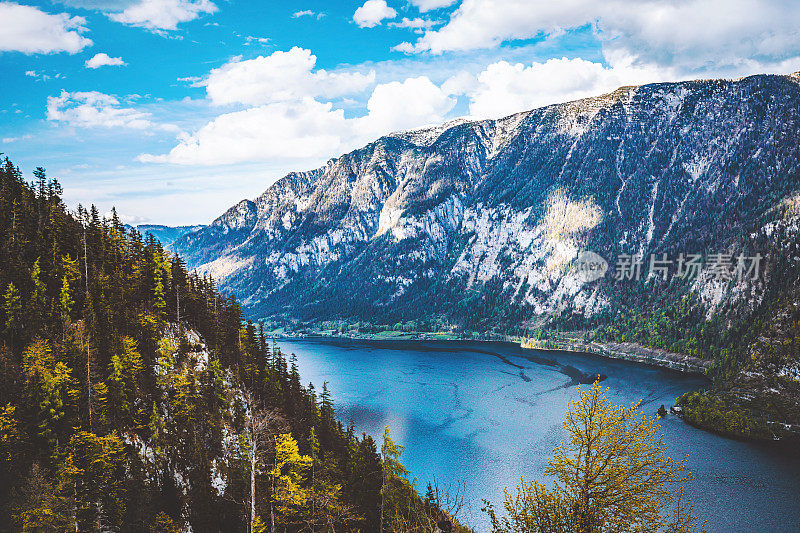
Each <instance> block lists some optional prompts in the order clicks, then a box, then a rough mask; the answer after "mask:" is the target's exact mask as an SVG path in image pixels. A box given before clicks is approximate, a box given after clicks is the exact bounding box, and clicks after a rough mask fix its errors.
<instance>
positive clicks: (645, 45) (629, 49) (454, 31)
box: [398, 0, 800, 70]
mask: <svg viewBox="0 0 800 533" xmlns="http://www.w3.org/2000/svg"><path fill="white" fill-rule="evenodd" d="M587 25H590V26H592V28H593V29H594V31H595V33H596V34H597V35H598V37H599V38H600V39H601V41H602V42H603V49H604V53H605V55H606V58H607V59H608V60H609V61H613V60H615V59H616V58H618V57H624V58H630V59H632V60H633V62H634V63H635V64H653V65H660V66H669V67H676V68H682V69H684V70H701V69H705V68H708V67H709V66H712V67H713V68H716V69H724V68H726V67H734V68H735V67H736V66H737V65H740V64H744V63H746V62H747V61H751V60H759V61H760V62H762V63H765V62H778V61H783V60H786V59H787V58H790V57H795V56H798V55H800V3H799V2H786V1H782V0H684V1H681V2H663V1H660V0H633V1H630V0H625V1H623V0H606V1H604V2H596V1H595V0H564V1H562V2H537V3H536V4H535V5H532V3H531V2H530V1H529V0H503V1H502V2H501V1H499V0H464V1H463V2H462V4H461V5H460V6H459V8H458V9H457V10H456V11H454V12H453V14H452V15H451V17H450V20H449V22H448V23H447V24H446V25H445V26H443V27H442V28H439V29H436V30H432V31H428V32H427V33H426V34H425V35H423V36H422V37H421V38H420V39H419V40H418V41H417V42H416V43H413V44H412V43H404V44H402V45H400V47H399V48H398V49H400V50H402V51H406V52H422V51H430V52H433V53H442V52H446V51H454V50H474V49H478V48H487V47H493V46H497V45H499V44H500V43H502V42H504V41H509V40H513V39H526V38H532V37H537V36H557V35H561V34H563V32H564V31H566V30H571V29H577V28H581V27H585V26H587Z"/></svg>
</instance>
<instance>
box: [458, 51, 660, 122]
mask: <svg viewBox="0 0 800 533" xmlns="http://www.w3.org/2000/svg"><path fill="white" fill-rule="evenodd" d="M661 79H663V74H662V73H660V72H658V71H657V70H653V69H646V68H636V67H632V66H627V67H625V66H619V67H604V66H603V65H601V64H600V63H593V62H591V61H586V60H584V59H567V58H561V59H549V60H547V61H546V62H544V63H532V64H531V65H529V66H525V65H523V64H521V63H517V64H510V63H508V62H506V61H499V62H497V63H492V64H491V65H489V66H488V67H486V69H485V70H484V71H483V72H481V73H480V74H479V75H478V76H477V79H476V80H472V79H470V77H468V76H467V77H459V78H454V79H451V80H448V82H447V83H445V88H447V89H449V90H450V91H452V92H453V93H454V94H466V95H468V96H469V100H470V106H469V110H470V114H471V115H472V116H474V117H476V118H499V117H502V116H505V115H510V114H512V113H516V112H518V111H523V110H527V109H533V108H536V107H541V106H544V105H548V104H554V103H559V102H566V101H569V100H575V99H578V98H585V97H589V96H597V95H599V94H603V93H606V92H609V91H612V90H614V89H616V88H618V87H620V86H622V85H639V84H642V83H649V82H653V81H659V80H661Z"/></svg>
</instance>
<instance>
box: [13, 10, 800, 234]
mask: <svg viewBox="0 0 800 533" xmlns="http://www.w3.org/2000/svg"><path fill="white" fill-rule="evenodd" d="M798 28H800V2H795V1H789V0H725V1H722V0H680V1H676V2H662V1H660V0H659V1H656V0H607V1H606V2H602V3H600V2H595V1H593V0H592V1H590V0H563V1H562V2H558V3H553V2H551V1H541V2H539V1H532V0H505V1H501V0H366V1H364V0H359V1H356V2H345V1H337V2H319V1H300V2H288V1H280V2H277V1H276V2H264V1H258V2H256V1H247V2H245V1H237V0H121V1H120V0H118V1H113V2H112V1H105V0H62V1H43V2H25V1H20V2H4V1H0V67H2V72H3V75H2V79H0V151H2V152H4V153H5V154H7V155H8V156H10V157H11V158H12V160H13V161H15V162H16V163H17V164H19V165H20V167H21V168H22V170H23V171H24V172H25V173H26V174H28V175H30V172H32V171H33V169H34V168H35V167H36V166H39V165H41V166H44V167H45V168H46V169H47V171H48V174H49V175H51V176H55V177H58V178H59V180H60V181H61V182H62V184H63V185H64V188H65V199H66V201H67V202H68V204H69V205H70V206H75V205H77V203H79V202H80V203H84V204H89V203H95V204H97V205H98V207H99V208H100V209H101V210H103V211H107V210H110V208H111V207H112V206H116V207H117V209H118V211H119V212H120V213H121V214H122V215H123V216H124V218H125V219H126V220H128V221H129V222H134V223H135V222H149V223H165V224H194V223H208V222H210V221H211V220H212V219H213V218H215V217H216V216H217V215H218V214H220V213H221V212H222V211H223V210H224V209H226V208H227V207H229V206H230V205H232V204H233V203H235V202H237V201H238V200H240V199H242V198H244V197H254V196H256V195H258V194H260V193H261V192H262V191H263V190H264V189H266V188H267V187H268V186H269V185H270V184H271V183H272V182H274V181H275V180H276V179H278V178H280V177H281V176H282V175H284V174H285V173H286V172H288V171H290V170H307V169H311V168H314V167H316V166H319V165H320V164H322V163H324V162H325V161H326V160H327V159H329V158H331V157H336V156H338V155H340V154H341V153H344V152H346V151H348V150H351V149H354V148H357V147H359V146H361V145H363V144H365V143H366V142H369V141H370V140H372V139H374V138H377V137H378V136H380V135H382V134H386V133H389V132H391V131H397V130H403V129H410V128H415V127H421V126H425V125H431V124H437V123H441V122H444V121H446V120H449V119H453V118H456V117H461V116H470V117H473V118H492V117H501V116H504V115H507V114H510V113H513V112H516V111H521V110H525V109H531V108H534V107H537V106H541V105H546V104H549V103H556V102H560V101H565V100H570V99H574V98H580V97H585V96H591V95H596V94H601V93H603V92H607V91H610V90H613V89H614V88H616V87H618V86H620V85H624V84H640V83H647V82H653V81H673V80H681V79H693V78H699V77H738V76H743V75H749V74H756V73H762V72H770V73H772V72H774V73H790V72H794V71H796V70H799V69H800V60H799V59H798V58H800V34H799V33H798Z"/></svg>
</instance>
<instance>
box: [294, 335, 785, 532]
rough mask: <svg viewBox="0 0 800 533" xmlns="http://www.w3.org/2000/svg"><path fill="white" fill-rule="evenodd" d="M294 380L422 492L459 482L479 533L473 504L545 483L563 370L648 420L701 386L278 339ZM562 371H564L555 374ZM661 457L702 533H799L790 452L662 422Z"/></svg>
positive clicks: (561, 362) (627, 368) (420, 347)
mask: <svg viewBox="0 0 800 533" xmlns="http://www.w3.org/2000/svg"><path fill="white" fill-rule="evenodd" d="M279 345H280V346H281V348H282V349H283V350H284V352H286V353H295V354H296V355H297V357H298V364H299V367H300V372H301V376H302V379H303V381H304V382H305V383H308V382H313V383H314V385H315V386H316V387H317V390H320V389H321V388H322V383H323V382H325V381H327V382H328V386H329V389H330V391H331V394H332V396H333V399H334V401H335V405H336V409H337V415H338V417H339V418H340V419H341V420H342V421H343V422H345V423H347V422H348V421H349V420H352V421H353V423H354V424H355V427H356V431H357V432H358V433H359V434H360V433H361V432H366V433H367V434H369V435H372V436H373V437H374V438H375V440H376V442H377V443H378V445H379V446H380V442H381V436H382V434H383V429H384V427H385V426H389V427H390V429H391V431H392V435H393V437H394V439H395V440H396V441H397V442H398V443H399V444H402V445H404V446H405V447H406V448H405V451H404V453H403V455H402V458H401V460H402V462H403V463H404V464H405V465H406V467H407V468H409V470H410V471H411V473H412V476H413V477H415V478H417V479H418V486H419V488H420V490H421V491H424V488H425V484H426V483H427V482H428V481H431V480H433V479H434V478H435V479H436V480H437V482H438V484H439V486H440V487H447V486H450V487H455V486H456V485H457V484H459V483H461V484H462V485H463V487H464V494H465V496H466V499H467V502H468V503H469V504H470V508H469V509H467V510H466V511H465V512H464V514H463V515H462V518H464V519H465V520H466V521H467V522H468V523H469V524H470V525H472V526H474V527H475V528H476V530H477V531H479V532H482V531H486V530H487V525H486V517H485V516H484V515H483V513H481V511H480V509H481V500H482V499H484V498H486V499H488V500H490V501H492V502H493V503H495V504H496V505H497V504H499V503H500V502H501V501H502V495H503V488H504V487H509V488H512V487H513V486H515V485H516V483H517V482H518V480H519V477H520V476H524V477H525V478H526V479H539V480H541V481H546V478H545V477H544V476H543V471H544V468H545V466H546V464H547V459H548V458H549V457H550V456H551V455H552V451H553V448H554V447H555V446H556V445H557V443H558V442H559V441H560V439H561V438H562V436H563V435H564V433H563V430H562V426H561V423H562V420H563V418H564V414H565V413H566V410H567V405H568V402H569V401H570V400H573V399H575V397H576V395H577V394H576V387H575V385H574V382H573V380H572V378H571V377H570V376H569V374H570V372H569V370H570V369H578V370H580V371H582V372H585V373H598V374H600V373H602V374H605V375H607V376H608V379H606V380H605V381H603V385H604V386H606V387H609V389H610V390H609V391H608V398H609V399H610V400H611V401H613V402H615V403H617V404H624V405H629V404H630V403H632V402H635V401H642V408H643V410H644V411H646V412H647V413H648V414H654V413H655V411H656V410H657V409H658V407H659V406H660V405H661V404H664V405H666V406H667V407H669V406H671V405H673V403H674V401H675V398H676V397H677V396H679V395H681V394H682V393H684V392H685V391H688V390H691V389H695V388H699V387H701V386H703V385H704V383H705V382H704V380H703V379H702V378H699V377H692V376H685V375H681V374H678V373H675V372H671V371H668V370H663V369H659V368H654V367H650V366H646V365H639V364H634V363H628V362H625V361H616V360H611V359H605V358H602V357H596V356H592V355H583V354H571V353H552V352H540V351H535V350H523V349H521V348H519V347H518V346H516V345H513V344H509V343H477V342H445V341H439V342H437V341H357V340H344V339H341V340H340V339H320V340H316V339H314V340H310V339H302V340H286V339H284V340H281V341H280V342H279ZM565 368H567V369H568V370H567V372H565V371H564V370H565ZM661 423H662V430H663V435H664V441H665V442H666V444H667V448H668V452H669V455H670V456H672V457H673V458H676V459H677V458H681V457H684V456H686V455H687V454H688V468H689V470H690V471H691V472H692V473H693V474H694V479H693V480H692V481H691V483H690V484H689V485H688V495H689V496H690V497H691V499H692V500H693V502H694V506H695V511H696V513H697V514H698V515H699V516H700V517H702V518H704V519H706V520H707V521H708V531H709V532H710V533H723V532H724V533H729V532H749V531H758V532H760V533H767V532H773V531H774V532H781V533H783V532H798V531H800V451H798V450H794V451H777V450H775V449H774V448H772V447H768V446H764V445H757V444H751V443H745V442H739V441H735V440H730V439H725V438H722V437H718V436H715V435H713V434H710V433H708V432H705V431H702V430H699V429H696V428H693V427H690V426H688V425H687V424H685V423H684V422H682V421H681V420H680V419H678V418H676V417H674V416H672V415H668V416H667V417H666V418H665V419H663V420H662V421H661Z"/></svg>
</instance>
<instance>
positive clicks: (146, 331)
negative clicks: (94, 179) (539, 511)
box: [0, 159, 447, 532]
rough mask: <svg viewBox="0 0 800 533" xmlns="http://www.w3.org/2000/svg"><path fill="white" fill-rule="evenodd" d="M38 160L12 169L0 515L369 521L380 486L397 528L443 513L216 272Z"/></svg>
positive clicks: (1, 364) (42, 519)
mask: <svg viewBox="0 0 800 533" xmlns="http://www.w3.org/2000/svg"><path fill="white" fill-rule="evenodd" d="M35 177H36V180H35V182H34V183H33V184H27V183H26V182H25V180H24V178H23V176H22V175H21V173H20V171H19V170H18V169H17V168H16V167H15V166H14V165H13V164H12V163H11V162H10V161H9V160H8V159H6V160H5V162H4V163H3V165H2V168H0V235H1V236H2V238H0V242H1V244H0V292H1V293H2V312H0V332H2V341H1V342H0V531H101V530H102V531H131V532H133V531H135V532H141V531H163V532H174V531H185V530H187V528H188V527H190V528H191V531H195V532H206V531H209V532H211V531H248V530H249V528H250V524H251V522H253V523H254V524H255V525H254V526H253V530H259V529H260V528H266V529H265V530H270V529H272V527H273V524H274V527H275V528H278V529H279V530H280V531H310V530H312V528H313V530H314V531H333V530H337V531H365V532H372V531H377V530H379V529H380V520H381V493H382V492H383V496H384V498H383V500H384V502H383V504H384V505H383V520H384V527H385V529H386V530H388V531H422V530H425V531H428V530H430V529H431V527H432V524H433V523H435V521H436V520H440V519H445V518H447V516H446V515H445V514H443V512H442V511H441V510H440V508H439V506H438V504H437V501H436V499H437V498H436V497H435V491H434V492H433V495H432V496H431V497H429V498H427V499H423V498H421V497H420V496H419V495H418V494H417V491H416V489H415V487H414V486H413V485H412V484H411V483H410V482H409V481H408V480H407V479H406V476H405V475H404V473H403V470H402V469H401V468H399V467H397V466H396V465H399V463H398V456H399V452H400V451H401V449H400V448H397V447H395V446H394V445H393V444H392V443H391V440H390V439H387V441H386V442H385V444H384V447H383V450H382V451H383V453H382V454H379V452H378V450H377V449H376V443H375V442H374V440H373V439H372V438H371V437H369V436H361V437H357V436H356V435H354V432H353V428H352V427H347V428H345V427H343V426H342V424H341V422H338V421H337V420H336V418H335V417H334V409H333V405H332V403H331V400H330V395H329V394H328V392H327V390H326V389H325V388H323V391H322V393H321V394H317V392H316V391H315V389H314V387H313V385H308V386H303V385H301V381H300V376H299V375H298V371H297V366H296V364H295V363H294V361H293V360H292V358H291V357H286V356H285V355H284V354H283V353H281V351H280V349H279V347H277V346H275V345H270V343H269V342H268V340H267V339H266V338H265V337H264V335H263V332H260V331H259V330H258V328H256V327H255V326H253V324H251V323H243V322H242V320H241V312H240V309H239V305H238V304H237V302H236V301H235V300H234V299H233V298H226V297H224V296H222V295H220V294H219V293H218V292H217V291H216V290H215V286H214V282H213V281H212V280H211V279H210V278H201V277H198V276H197V275H196V274H191V273H188V272H187V270H186V267H185V265H184V263H183V262H182V261H181V260H180V258H178V257H176V256H173V255H170V254H168V253H166V252H165V251H164V250H163V249H162V247H161V245H160V244H159V243H158V241H156V240H155V239H154V238H152V237H151V236H149V237H148V238H146V239H143V238H142V236H141V235H140V234H139V233H137V232H136V231H135V230H129V229H126V228H125V227H124V226H123V225H122V224H121V223H120V222H119V220H118V219H117V218H116V216H113V217H112V218H111V219H110V220H103V219H101V217H100V216H99V215H98V212H97V210H96V209H95V208H94V207H91V208H90V209H89V210H88V211H87V210H84V209H83V208H79V210H78V213H77V215H73V214H71V213H69V212H68V211H67V210H66V209H65V207H64V205H63V203H62V201H61V198H60V194H61V187H60V185H59V184H58V183H57V182H56V181H54V180H48V179H47V178H46V177H45V173H44V171H43V170H42V169H37V171H36V173H35ZM384 465H387V466H392V468H388V467H387V468H383V466H384ZM253 518H255V520H253Z"/></svg>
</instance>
